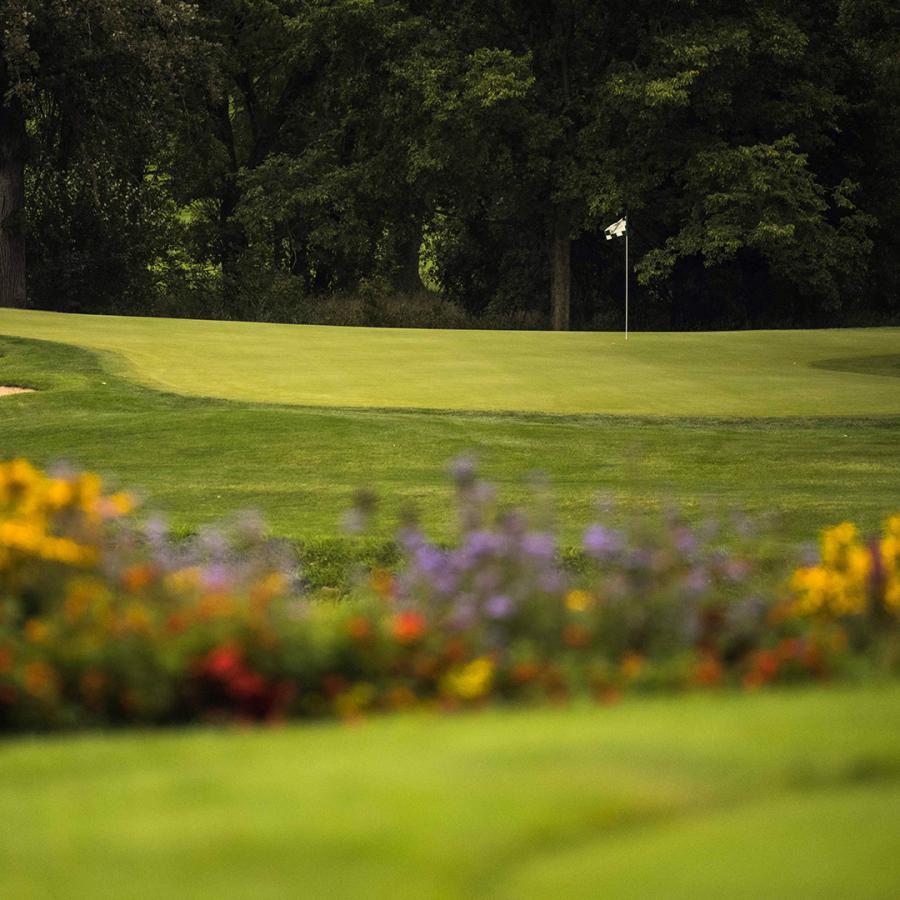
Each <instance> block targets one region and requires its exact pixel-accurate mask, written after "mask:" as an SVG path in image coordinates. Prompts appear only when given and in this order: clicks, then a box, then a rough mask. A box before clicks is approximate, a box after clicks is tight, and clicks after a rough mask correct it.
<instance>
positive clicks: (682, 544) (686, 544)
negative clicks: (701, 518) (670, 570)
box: [673, 526, 697, 554]
mask: <svg viewBox="0 0 900 900" xmlns="http://www.w3.org/2000/svg"><path fill="white" fill-rule="evenodd" d="M673 538H674V543H675V549H676V550H677V551H678V552H679V553H684V554H687V553H693V552H694V550H696V549H697V538H696V537H694V532H693V531H691V529H690V528H686V527H685V526H682V527H680V528H676V529H675V533H674V535H673Z"/></svg>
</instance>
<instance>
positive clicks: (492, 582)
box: [474, 568, 500, 594]
mask: <svg viewBox="0 0 900 900" xmlns="http://www.w3.org/2000/svg"><path fill="white" fill-rule="evenodd" d="M474 584H475V589H476V590H478V591H480V592H481V593H483V594H487V593H489V592H491V591H493V590H496V588H497V587H498V586H499V584H500V573H499V572H498V571H497V570H496V569H495V568H490V569H482V570H481V571H480V572H477V573H476V575H475V578H474Z"/></svg>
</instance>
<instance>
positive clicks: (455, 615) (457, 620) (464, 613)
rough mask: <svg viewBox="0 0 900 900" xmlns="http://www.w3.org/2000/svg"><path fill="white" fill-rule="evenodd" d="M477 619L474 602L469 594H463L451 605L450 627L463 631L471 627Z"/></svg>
mask: <svg viewBox="0 0 900 900" xmlns="http://www.w3.org/2000/svg"><path fill="white" fill-rule="evenodd" d="M476 619H477V614H476V610H475V603H474V600H473V598H472V596H471V595H470V594H463V595H462V596H461V597H460V598H459V599H458V600H457V602H456V603H455V604H454V606H453V611H452V612H451V613H450V619H449V623H450V627H451V628H458V629H459V630H460V631H464V630H465V629H466V628H471V627H472V626H473V625H474V624H475V621H476Z"/></svg>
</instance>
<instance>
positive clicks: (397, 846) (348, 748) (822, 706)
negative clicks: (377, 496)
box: [0, 686, 900, 900]
mask: <svg viewBox="0 0 900 900" xmlns="http://www.w3.org/2000/svg"><path fill="white" fill-rule="evenodd" d="M898 717H900V690H898V689H897V687H896V686H889V687H888V686H882V687H870V688H867V689H847V688H842V689H837V688H834V689H832V690H828V691H826V690H821V689H820V690H817V691H809V690H807V691H795V692H782V693H769V694H762V695H757V696H744V697H735V696H718V697H702V696H693V697H687V698H680V699H677V700H675V699H657V700H632V701H630V702H628V703H625V704H623V705H621V706H618V707H613V708H604V709H599V708H584V709H575V710H546V711H535V712H491V713H483V714H468V715H462V716H457V717H450V718H436V719H430V718H425V719H423V718H418V717H400V718H392V719H385V720H379V721H373V722H369V723H366V724H364V725H362V726H361V727H355V728H352V727H342V726H339V725H324V726H306V727H299V728H294V727H292V728H288V729H284V730H281V731H275V732H272V731H268V732H251V733H243V734H240V733H222V732H206V731H194V732H188V733H180V734H168V735H167V734H156V735H150V734H142V735H121V734H120V735H110V736H93V737H79V738H64V739H59V738H56V739H53V740H50V741H40V742H38V741H29V740H14V741H9V742H6V743H4V744H3V745H0V779H2V782H3V791H2V792H0V820H2V822H3V828H2V829H0V896H3V897H10V898H12V897H15V898H17V900H31V898H34V900H37V898H50V897H66V898H73V900H75V898H97V897H115V898H117V900H125V898H145V897H146V898H159V897H179V898H180V897H227V898H253V900H262V898H269V897H271V898H276V897H278V898H280V897H288V896H304V897H337V898H351V897H354V898H355V897H367V898H376V897H383V898H398V897H404V898H406V897H410V898H412V897H417V898H422V897H428V898H460V900H462V898H478V897H492V898H508V900H527V898H555V897H565V898H567V900H581V898H584V900H593V898H596V897H598V896H603V897H610V898H636V900H637V898H646V897H666V898H685V900H693V898H721V897H736V898H747V900H751V898H752V900H756V898H759V897H779V898H801V897H803V898H812V897H816V898H844V897H853V898H860V900H862V898H866V900H868V898H885V900H887V898H889V897H895V896H896V888H897V885H898V879H900V861H898V857H897V853H896V838H897V833H898V829H900V780H898V778H900V731H898V729H897V728H896V722H897V720H898ZM601 886H602V887H601Z"/></svg>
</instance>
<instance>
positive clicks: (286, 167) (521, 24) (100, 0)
mask: <svg viewBox="0 0 900 900" xmlns="http://www.w3.org/2000/svg"><path fill="white" fill-rule="evenodd" d="M0 41H2V43H0V305H3V306H36V307H40V308H45V309H56V310H64V311H82V312H107V313H113V312H115V313H137V314H147V315H164V316H192V317H211V318H235V319H260V320H270V321H328V322H335V323H340V324H376V325H377V324H409V325H441V326H453V325H472V324H478V325H486V326H506V327H548V326H550V325H553V326H554V327H557V328H567V327H572V328H612V327H618V326H619V325H620V324H621V317H622V309H621V305H622V304H621V294H622V285H623V259H622V249H623V248H622V245H621V243H619V242H609V243H608V242H606V241H604V240H603V228H604V227H605V226H606V225H608V224H609V223H610V222H612V221H614V220H616V219H618V218H619V217H620V216H621V215H623V214H624V213H626V212H627V214H628V216H629V223H630V226H631V229H630V239H631V250H632V256H633V259H634V262H635V281H634V294H633V298H634V300H635V302H634V309H633V316H634V321H635V324H636V325H637V327H640V328H658V329H691V328H706V327H739V328H740V327H760V326H800V325H804V326H806V325H835V324H863V323H876V324H877V323H883V322H889V321H897V319H898V317H900V266H898V265H897V262H896V261H897V259H898V256H900V7H898V5H897V4H896V3H895V2H894V0H816V2H802V0H752V2H749V0H675V2H673V0H634V2H631V3H622V2H607V0H532V2H524V0H521V2H514V0H439V2H438V0H201V2H197V3H187V2H179V0H4V2H3V3H2V4H0ZM402 298H406V299H402Z"/></svg>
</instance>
